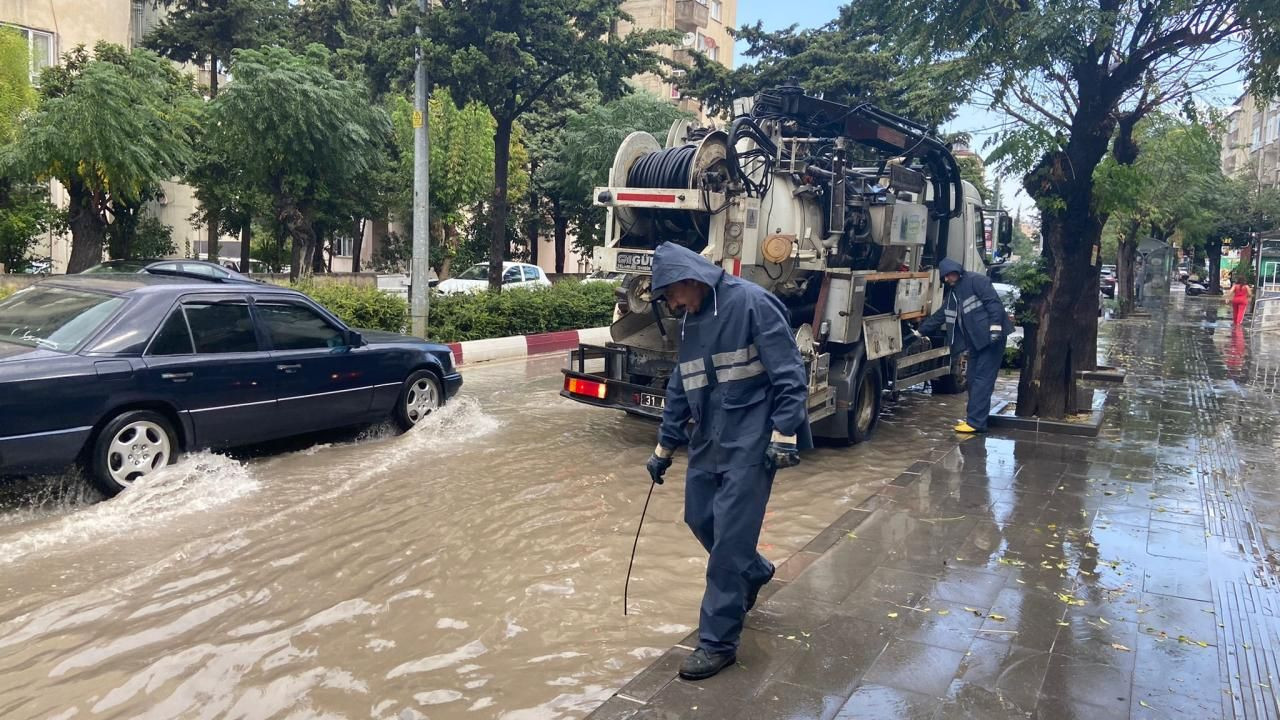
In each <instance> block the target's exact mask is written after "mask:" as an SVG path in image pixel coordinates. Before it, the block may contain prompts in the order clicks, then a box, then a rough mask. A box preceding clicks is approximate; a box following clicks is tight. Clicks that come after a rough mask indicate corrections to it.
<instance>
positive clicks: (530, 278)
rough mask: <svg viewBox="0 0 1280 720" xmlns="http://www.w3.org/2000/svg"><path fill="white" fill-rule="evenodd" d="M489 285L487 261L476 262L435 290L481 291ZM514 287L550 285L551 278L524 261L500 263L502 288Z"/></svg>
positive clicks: (445, 291)
mask: <svg viewBox="0 0 1280 720" xmlns="http://www.w3.org/2000/svg"><path fill="white" fill-rule="evenodd" d="M488 287H489V263H476V264H475V265H472V266H471V267H469V268H467V269H466V270H465V271H463V273H462V274H461V275H458V276H457V277H452V278H449V279H448V280H444V281H442V282H441V283H440V284H439V285H436V290H438V291H440V292H441V293H443V294H445V295H452V294H455V293H473V292H481V291H483V290H485V289H486V288H488ZM515 287H524V288H532V287H551V280H549V279H548V278H547V274H546V273H545V272H543V271H542V268H540V267H538V266H537V265H529V264H526V263H515V262H506V263H502V289H503V290H506V289H508V288H515Z"/></svg>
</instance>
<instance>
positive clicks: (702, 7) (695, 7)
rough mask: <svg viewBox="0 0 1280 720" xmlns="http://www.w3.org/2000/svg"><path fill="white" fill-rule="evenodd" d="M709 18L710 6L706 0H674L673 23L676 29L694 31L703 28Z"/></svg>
mask: <svg viewBox="0 0 1280 720" xmlns="http://www.w3.org/2000/svg"><path fill="white" fill-rule="evenodd" d="M710 19H711V8H709V7H708V6H707V3H706V0H676V17H675V24H676V29H677V30H683V31H684V32H694V31H696V30H697V29H698V28H705V27H706V26H707V21H708V20H710Z"/></svg>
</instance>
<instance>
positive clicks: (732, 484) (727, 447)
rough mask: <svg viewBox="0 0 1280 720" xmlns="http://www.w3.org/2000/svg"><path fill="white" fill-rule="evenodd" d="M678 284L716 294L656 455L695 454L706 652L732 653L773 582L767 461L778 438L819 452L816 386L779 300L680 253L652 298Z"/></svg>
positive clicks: (687, 334) (695, 526)
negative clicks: (812, 423) (764, 539)
mask: <svg viewBox="0 0 1280 720" xmlns="http://www.w3.org/2000/svg"><path fill="white" fill-rule="evenodd" d="M680 280H696V281H698V282H700V283H702V284H703V285H706V286H708V287H709V288H710V289H711V292H710V293H709V294H708V295H707V297H706V299H705V300H704V301H703V303H702V306H701V307H700V308H699V311H698V312H697V313H695V314H692V315H686V316H685V317H684V319H683V322H682V325H681V331H680V333H681V341H680V353H679V365H678V366H677V368H676V371H675V372H673V373H672V375H671V379H670V381H669V382H668V384H667V396H666V409H665V410H664V411H663V414H662V426H661V428H660V429H659V431H658V444H659V445H661V446H662V447H663V448H666V449H667V450H675V449H676V448H678V447H680V446H681V445H688V446H689V471H688V474H687V475H686V478H685V522H686V523H687V524H688V525H689V528H690V529H691V530H693V534H694V536H695V537H697V538H698V541H699V542H701V543H702V546H703V547H704V548H706V550H707V552H708V553H709V554H710V558H709V560H708V563H707V588H706V592H705V593H704V594H703V597H702V610H701V615H700V620H699V625H698V637H699V644H700V645H701V647H702V648H703V649H705V650H706V651H707V652H710V653H725V652H735V651H736V650H737V647H738V640H739V638H740V636H741V634H742V624H743V620H744V618H745V616H746V611H747V598H748V597H749V596H750V595H751V594H752V593H753V591H755V590H758V589H759V587H760V586H762V585H764V584H765V583H767V582H768V581H769V579H770V578H771V577H772V576H773V566H772V565H771V564H770V563H769V561H768V560H766V559H765V558H764V557H762V556H761V555H760V553H759V552H758V551H757V549H756V545H757V542H758V541H759V538H760V526H761V525H762V524H763V522H764V512H765V506H766V505H767V504H768V502H769V492H770V489H771V487H772V485H773V475H774V473H773V472H772V471H771V470H769V469H768V468H767V467H766V464H765V450H766V448H767V447H768V446H769V442H770V439H771V437H772V435H773V433H774V431H777V432H779V433H780V434H782V435H787V436H796V444H797V446H798V447H800V448H801V449H808V448H812V447H813V441H812V437H811V435H810V433H809V418H808V405H807V403H808V382H807V377H806V373H805V366H804V361H803V360H802V359H801V357H800V351H799V349H798V348H797V346H796V341H795V337H794V335H793V334H792V330H791V325H790V323H789V322H788V314H787V309H786V307H785V306H784V305H783V304H782V302H781V301H780V300H778V299H777V298H776V297H774V296H773V295H772V294H771V293H769V292H768V291H766V290H765V289H764V288H762V287H760V286H759V285H756V284H754V283H751V282H747V281H745V280H742V279H740V278H737V277H734V276H732V275H729V274H728V273H726V272H724V271H723V270H722V269H720V268H719V267H716V266H715V265H713V264H711V263H710V262H709V261H707V260H705V259H703V258H702V257H701V256H700V255H698V254H697V253H694V252H692V251H690V250H688V249H686V248H684V247H681V246H680V245H676V244H674V243H665V244H663V245H661V246H659V247H658V249H657V251H656V253H655V254H654V261H653V288H654V291H655V294H660V292H661V290H662V289H664V288H666V287H667V286H669V285H671V284H672V283H675V282H677V281H680Z"/></svg>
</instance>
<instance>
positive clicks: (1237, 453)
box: [592, 297, 1280, 720]
mask: <svg viewBox="0 0 1280 720" xmlns="http://www.w3.org/2000/svg"><path fill="white" fill-rule="evenodd" d="M1169 303H1170V307H1169V309H1168V310H1167V312H1166V311H1157V312H1155V313H1153V315H1154V316H1153V317H1151V318H1144V319H1133V320H1125V321H1117V322H1110V323H1107V324H1106V325H1105V326H1104V331H1103V332H1104V335H1103V338H1102V339H1101V342H1102V345H1103V347H1104V348H1107V349H1106V350H1105V351H1104V353H1105V354H1106V355H1107V358H1108V360H1109V364H1113V365H1118V366H1120V367H1123V368H1126V369H1127V370H1128V371H1129V377H1128V381H1127V382H1126V383H1125V384H1124V385H1123V386H1118V387H1115V388H1114V389H1113V390H1112V391H1111V394H1110V397H1109V399H1108V401H1107V410H1106V420H1105V423H1104V426H1103V430H1102V433H1101V435H1100V436H1099V437H1098V438H1096V439H1083V438H1070V437H1062V436H1049V435H1033V434H1019V433H1007V434H1000V435H995V434H993V435H990V436H986V437H977V438H973V439H969V440H966V441H964V442H961V443H960V444H959V445H958V446H957V447H956V448H954V449H952V450H950V451H947V452H944V453H937V454H935V455H934V456H933V457H930V458H928V459H926V461H924V462H919V463H916V464H915V465H913V466H912V467H911V468H910V469H909V471H908V472H907V473H904V474H903V475H901V476H899V477H898V478H897V479H895V480H894V481H892V482H890V483H887V484H886V485H885V486H884V487H883V488H882V489H881V490H880V491H879V492H878V494H877V495H875V496H873V497H871V498H870V499H869V500H868V501H867V502H865V503H863V504H862V506H860V507H859V508H858V509H856V510H852V511H850V512H849V513H847V514H846V515H845V516H844V517H842V518H841V519H840V520H839V521H838V522H837V523H836V524H835V525H833V526H832V527H831V528H829V529H828V530H826V531H824V532H823V533H822V534H821V535H819V536H818V537H817V538H815V539H814V541H813V542H812V543H810V545H809V546H808V547H806V548H805V549H804V550H803V551H801V552H800V553H798V554H797V555H796V556H794V557H792V558H791V559H790V560H788V561H787V562H786V563H784V564H783V565H782V566H780V568H779V572H778V577H777V580H776V581H775V582H774V583H772V584H771V585H770V586H769V588H767V592H770V593H771V595H770V596H769V597H768V599H767V601H764V602H762V603H761V605H760V607H758V608H757V610H756V611H754V612H753V613H752V614H751V615H750V616H749V617H748V620H747V630H746V632H745V633H744V636H743V644H742V648H741V650H740V652H739V655H738V660H739V662H738V665H737V666H735V667H733V668H730V669H729V670H726V671H725V672H723V673H722V674H721V675H719V676H717V677H715V678H712V679H710V680H707V681H704V682H701V683H688V682H684V681H682V680H678V679H676V678H675V669H676V667H677V666H678V665H679V662H680V660H681V659H682V658H683V656H684V655H685V654H686V653H687V652H688V651H689V648H691V647H693V644H692V643H696V633H695V634H694V635H692V636H690V637H689V638H686V640H685V641H684V643H683V644H682V645H683V647H682V646H677V647H675V648H673V649H672V650H671V651H670V652H668V653H667V654H666V655H664V656H662V657H661V658H659V659H658V660H657V661H656V662H655V663H654V664H653V665H652V666H651V667H650V668H649V669H647V670H646V671H644V672H643V673H641V674H640V675H639V676H637V677H636V678H635V679H634V680H633V681H632V682H631V683H629V684H628V685H627V686H626V687H624V688H623V689H622V690H621V691H619V693H618V694H617V695H616V696H614V697H613V698H611V699H610V700H609V701H608V702H607V703H605V704H604V705H603V706H601V707H600V708H599V709H598V710H597V711H596V712H595V713H594V714H593V715H592V717H593V718H595V719H596V720H614V719H621V718H635V719H637V720H638V719H640V718H696V717H708V718H832V717H840V718H868V719H871V718H874V719H876V720H890V719H897V718H903V719H922V720H928V719H934V720H940V719H951V718H974V719H975V720H977V719H981V720H1005V719H1012V718H1019V719H1022V718H1042V719H1049V718H1055V719H1058V718H1061V719H1070V718H1081V719H1084V718H1088V719H1089V720H1109V719H1111V718H1130V717H1132V718H1197V719H1198V718H1205V719H1208V718H1249V719H1252V718H1277V717H1280V705H1278V703H1277V690H1280V662H1278V660H1280V659H1278V657H1277V649H1280V620H1278V619H1277V615H1278V613H1280V583H1278V582H1277V579H1278V578H1280V574H1278V573H1277V572H1276V568H1275V565H1274V563H1273V558H1272V555H1271V551H1270V549H1269V548H1273V547H1280V545H1278V544H1277V543H1280V472H1278V471H1277V469H1276V467H1275V464H1276V452H1277V450H1276V449H1277V448H1278V447H1280V428H1278V427H1277V419H1280V412H1278V408H1277V405H1276V402H1275V399H1274V398H1273V393H1275V392H1276V391H1277V387H1278V386H1280V381H1278V380H1277V378H1280V350H1272V349H1270V348H1267V347H1266V344H1267V343H1268V342H1270V343H1272V344H1275V345H1278V346H1280V336H1276V337H1274V338H1267V339H1265V340H1263V339H1260V338H1251V337H1248V336H1246V335H1244V334H1240V333H1233V332H1232V330H1231V328H1230V325H1229V321H1226V320H1222V321H1216V320H1214V316H1216V315H1217V314H1222V305H1221V304H1220V303H1216V302H1214V301H1213V300H1212V299H1209V300H1197V299H1183V298H1181V297H1175V298H1172V299H1171V300H1170V301H1169Z"/></svg>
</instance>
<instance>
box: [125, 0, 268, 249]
mask: <svg viewBox="0 0 1280 720" xmlns="http://www.w3.org/2000/svg"><path fill="white" fill-rule="evenodd" d="M153 2H154V4H155V5H156V6H163V7H164V8H165V9H166V10H167V12H166V14H165V16H164V18H163V19H161V21H160V23H159V24H158V25H156V27H155V28H154V29H152V31H151V32H150V33H148V34H147V37H146V38H145V39H144V40H143V46H144V47H146V48H148V49H150V50H154V51H155V52H157V53H159V54H160V55H162V56H164V57H167V58H169V59H170V60H173V61H175V62H179V63H195V64H197V65H205V66H207V67H208V69H209V97H210V98H211V99H212V98H216V97H217V96H218V81H219V72H220V69H221V68H223V67H226V66H227V64H229V63H230V62H231V53H232V52H233V51H234V50H236V49H237V48H252V47H258V46H259V45H261V44H263V43H264V42H268V41H270V40H272V39H273V38H274V37H275V36H277V35H278V34H279V32H280V29H281V25H282V23H283V20H284V17H285V13H286V12H287V10H288V5H287V3H286V2H285V0H153ZM218 174H219V173H217V172H213V171H211V170H206V171H205V172H203V173H201V174H200V177H201V178H202V179H204V180H206V181H212V180H213V178H215V177H216V176H217V175H218ZM204 194H205V196H206V197H208V196H209V195H211V194H212V192H206V193H204ZM200 199H201V200H202V202H203V200H204V199H205V198H200ZM218 210H219V208H218V207H216V206H203V205H202V209H201V212H200V214H199V217H200V219H201V221H202V222H204V223H205V224H206V225H207V226H208V228H209V241H208V253H209V260H211V261H215V262H216V261H217V259H218V238H219V237H220V234H221V231H222V230H223V227H222V225H221V223H220V222H219V220H218ZM239 230H240V224H237V225H236V226H235V227H234V228H233V231H234V232H238V231H239ZM246 252H247V249H242V250H241V257H242V259H243V258H244V256H245V255H246Z"/></svg>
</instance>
